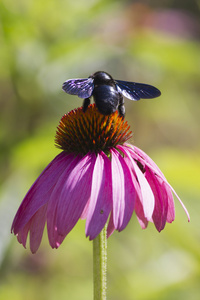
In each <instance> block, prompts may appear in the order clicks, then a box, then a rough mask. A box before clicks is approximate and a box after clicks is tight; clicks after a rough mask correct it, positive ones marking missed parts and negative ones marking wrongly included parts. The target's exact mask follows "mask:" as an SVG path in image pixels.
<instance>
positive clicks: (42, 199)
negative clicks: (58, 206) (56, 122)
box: [11, 152, 73, 234]
mask: <svg viewBox="0 0 200 300" xmlns="http://www.w3.org/2000/svg"><path fill="white" fill-rule="evenodd" d="M72 157H73V156H72V155H67V154H66V153H64V152H61V153H60V154H59V155H57V156H56V157H55V158H54V160H53V161H52V162H51V163H50V164H49V165H48V166H47V167H46V168H45V169H44V171H43V172H42V173H41V175H40V176H39V177H38V179H37V180H36V181H35V183H34V184H33V185H32V187H31V188H30V190H29V191H28V193H27V194H26V196H25V198H24V200H23V201H22V203H21V205H20V207H19V209H18V211H17V213H16V215H15V218H14V220H13V224H12V228H11V231H12V232H14V234H17V233H18V232H19V231H20V230H22V228H23V227H24V226H25V224H26V223H27V222H28V221H29V220H30V219H31V217H32V216H33V215H34V214H35V213H36V212H37V211H38V210H39V209H40V207H42V206H43V205H45V204H46V203H47V202H48V200H49V197H50V195H51V193H52V190H53V188H54V186H55V184H56V182H57V180H58V178H59V177H60V175H61V174H62V172H63V170H64V169H65V168H66V167H67V165H68V163H69V161H70V160H71V159H72Z"/></svg>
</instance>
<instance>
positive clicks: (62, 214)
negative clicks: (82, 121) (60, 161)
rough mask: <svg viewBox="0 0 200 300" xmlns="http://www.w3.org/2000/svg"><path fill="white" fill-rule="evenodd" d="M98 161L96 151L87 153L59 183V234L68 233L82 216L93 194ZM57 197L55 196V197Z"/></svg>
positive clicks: (57, 224)
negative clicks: (92, 188) (95, 169)
mask: <svg viewBox="0 0 200 300" xmlns="http://www.w3.org/2000/svg"><path fill="white" fill-rule="evenodd" d="M95 161H96V155H95V154H94V153H91V154H87V155H85V156H84V157H83V158H81V159H80V158H79V161H78V162H77V164H76V165H75V166H73V168H71V170H70V172H67V174H65V173H64V174H63V175H62V177H61V178H60V179H61V180H59V182H58V183H57V190H59V189H60V191H59V192H58V194H57V197H58V201H59V202H58V209H57V220H56V224H55V225H56V227H57V230H58V234H59V235H62V236H64V235H66V234H68V233H69V232H70V231H71V230H72V228H73V227H74V226H75V224H76V223H77V221H78V219H79V218H80V216H81V214H82V212H83V210H84V207H85V205H86V203H87V201H88V200H89V198H90V194H91V181H92V174H93V169H94V164H95ZM54 198H55V197H54Z"/></svg>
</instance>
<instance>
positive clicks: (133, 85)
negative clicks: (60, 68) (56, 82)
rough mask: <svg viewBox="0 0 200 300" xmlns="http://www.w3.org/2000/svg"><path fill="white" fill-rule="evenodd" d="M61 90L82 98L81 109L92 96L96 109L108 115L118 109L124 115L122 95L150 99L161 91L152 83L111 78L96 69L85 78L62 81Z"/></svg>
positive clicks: (86, 105)
mask: <svg viewBox="0 0 200 300" xmlns="http://www.w3.org/2000/svg"><path fill="white" fill-rule="evenodd" d="M62 89H63V91H65V92H66V93H68V94H71V95H77V96H78V97H80V98H83V99H84V101H83V111H84V112H85V111H86V109H87V108H88V105H89V104H90V97H91V96H93V98H94V102H95V103H96V106H97V109H98V110H99V112H100V113H102V114H103V115H110V114H112V113H113V112H115V111H116V110H117V109H118V112H119V114H120V115H121V116H122V117H124V116H125V107H124V99H123V96H125V97H126V98H129V99H131V100H135V101H137V100H140V98H143V99H151V98H155V97H158V96H160V94H161V92H160V91H159V90H158V89H157V88H155V87H154V86H152V85H148V84H143V83H137V82H128V81H122V80H115V79H113V78H112V77H111V76H110V75H109V74H108V73H106V72H102V71H98V72H96V73H94V74H92V75H91V76H89V77H88V78H85V79H69V80H67V81H65V82H64V83H63V86H62ZM122 95H123V96H122Z"/></svg>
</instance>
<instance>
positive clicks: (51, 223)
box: [47, 156, 81, 248]
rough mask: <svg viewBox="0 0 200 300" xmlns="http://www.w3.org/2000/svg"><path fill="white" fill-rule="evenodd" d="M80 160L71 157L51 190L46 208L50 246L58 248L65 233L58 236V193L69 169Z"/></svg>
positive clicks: (68, 173)
mask: <svg viewBox="0 0 200 300" xmlns="http://www.w3.org/2000/svg"><path fill="white" fill-rule="evenodd" d="M80 160H81V157H80V156H77V157H75V158H74V159H71V161H70V162H69V163H68V165H67V166H65V170H64V171H63V173H62V174H61V176H60V177H59V179H58V180H57V183H56V185H55V187H54V189H53V191H52V192H51V195H50V197H49V202H48V208H47V231H48V238H49V243H50V245H51V247H52V248H58V247H59V245H60V243H61V242H62V241H63V239H64V238H65V236H66V235H63V236H60V234H59V233H58V230H57V223H56V222H57V211H58V202H59V199H60V195H61V192H62V189H63V186H64V184H65V182H66V180H67V178H68V176H69V175H70V173H71V170H73V168H75V166H76V165H77V163H78V162H79V161H80Z"/></svg>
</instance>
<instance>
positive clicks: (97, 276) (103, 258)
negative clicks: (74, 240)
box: [93, 226, 107, 300]
mask: <svg viewBox="0 0 200 300" xmlns="http://www.w3.org/2000/svg"><path fill="white" fill-rule="evenodd" d="M106 232H107V226H105V227H104V228H103V230H102V231H101V233H100V234H99V235H98V236H97V237H96V238H95V239H94V240H93V282H94V300H106V283H107V282H106V277H107V238H106Z"/></svg>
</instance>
